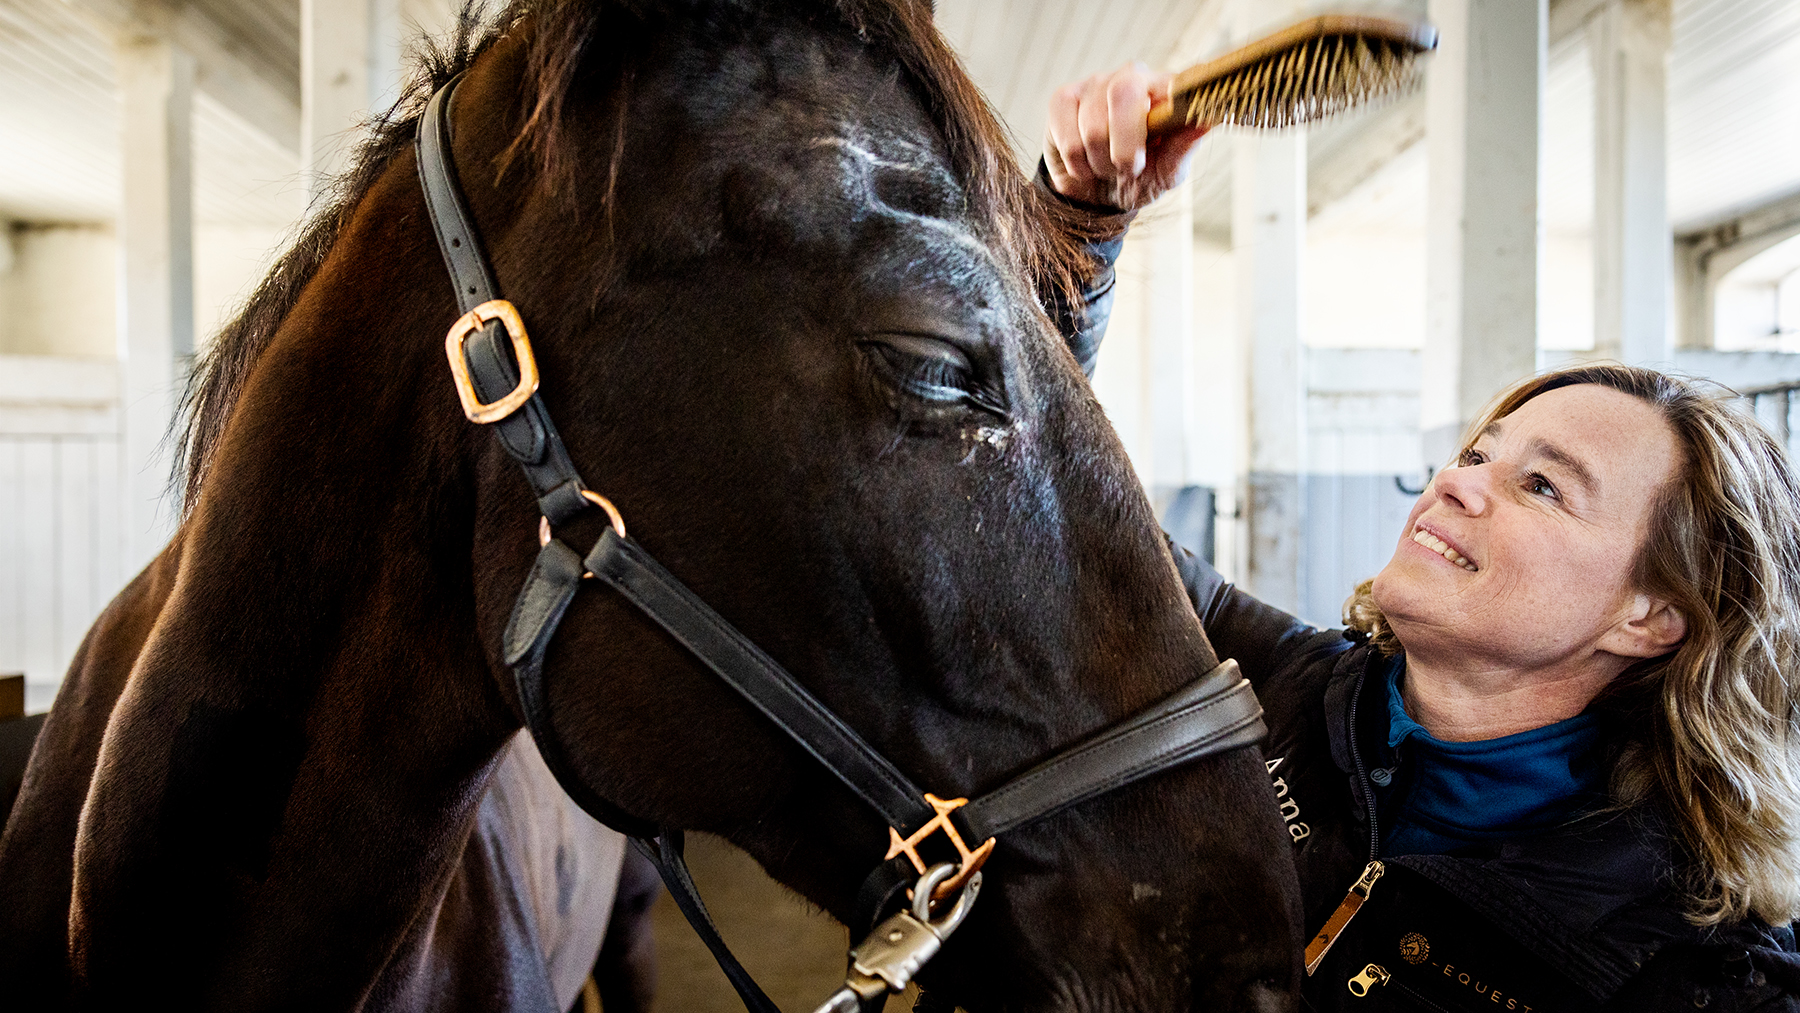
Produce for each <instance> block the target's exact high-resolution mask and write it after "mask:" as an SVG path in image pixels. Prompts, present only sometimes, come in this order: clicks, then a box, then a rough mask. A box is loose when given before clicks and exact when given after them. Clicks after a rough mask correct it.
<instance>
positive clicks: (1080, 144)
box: [1044, 63, 1207, 211]
mask: <svg viewBox="0 0 1800 1013" xmlns="http://www.w3.org/2000/svg"><path fill="white" fill-rule="evenodd" d="M1170 80H1171V76H1170V75H1168V74H1152V73H1151V72H1150V68H1149V67H1146V66H1145V65H1144V64H1142V63H1128V64H1126V65H1125V66H1123V67H1120V68H1119V69H1118V70H1115V71H1113V72H1112V73H1110V74H1095V75H1094V76H1092V77H1090V78H1087V79H1086V80H1084V81H1077V82H1075V83H1074V84H1068V85H1064V86H1063V87H1061V88H1058V89H1057V90H1056V93H1055V94H1053V95H1051V96H1050V122H1049V125H1048V126H1047V127H1046V128H1045V130H1044V165H1045V167H1046V168H1048V169H1049V170H1050V185H1051V187H1053V188H1054V189H1055V190H1056V192H1057V193H1059V194H1062V195H1063V196H1064V197H1069V198H1072V199H1074V200H1079V201H1086V202H1087V203H1089V204H1105V205H1108V206H1111V207H1115V208H1118V209H1119V210H1121V211H1136V210H1138V209H1139V208H1141V207H1143V206H1145V205H1146V204H1149V203H1150V202H1151V201H1153V200H1155V199H1156V198H1157V197H1160V196H1162V195H1163V194H1164V193H1166V192H1168V191H1169V190H1170V189H1172V188H1173V187H1175V186H1176V185H1177V184H1179V183H1180V182H1181V181H1182V180H1184V179H1186V178H1187V172H1188V163H1189V162H1190V161H1191V160H1192V155H1193V152H1194V144H1195V142H1197V141H1199V140H1200V138H1201V136H1202V135H1204V134H1205V133H1206V130H1207V128H1206V127H1183V128H1182V129H1180V130H1178V131H1175V132H1174V133H1170V134H1167V135H1165V136H1162V137H1159V138H1156V139H1155V140H1154V141H1152V140H1150V139H1149V137H1148V130H1147V125H1146V124H1147V120H1148V117H1149V114H1150V107H1151V106H1152V105H1154V104H1156V103H1157V102H1160V101H1162V100H1163V99H1165V98H1167V97H1168V95H1169V82H1170Z"/></svg>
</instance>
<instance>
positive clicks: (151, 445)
mask: <svg viewBox="0 0 1800 1013" xmlns="http://www.w3.org/2000/svg"><path fill="white" fill-rule="evenodd" d="M118 73H119V89H120V95H121V98H122V100H123V101H122V108H121V110H120V111H121V113H122V116H121V127H122V129H121V131H120V133H121V136H120V142H121V148H122V154H123V158H122V160H121V162H122V165H121V168H122V169H123V173H122V176H123V180H124V186H123V193H122V195H121V196H122V203H121V206H120V213H119V250H120V261H121V264H120V271H119V278H120V284H119V303H120V305H119V323H120V327H119V339H120V340H119V357H120V359H121V360H122V362H123V367H124V368H123V373H124V383H123V395H124V412H123V415H124V419H123V427H124V428H123V436H124V454H123V455H122V456H123V460H124V467H125V469H126V474H125V483H124V488H125V490H126V493H125V504H124V519H125V550H126V554H127V557H126V564H127V565H126V572H128V573H130V572H135V571H136V570H137V569H138V568H139V567H141V566H143V565H144V564H145V563H147V562H149V561H150V559H151V558H153V557H154V556H155V555H156V553H157V552H159V551H161V549H162V547H163V545H164V544H165V543H166V542H167V541H168V539H169V536H170V535H171V534H172V533H173V532H174V530H175V523H176V519H177V516H178V514H179V508H178V506H177V502H176V500H175V499H174V498H172V497H169V496H167V495H165V493H166V492H167V491H168V489H169V480H170V475H171V468H172V465H173V461H172V459H171V458H170V456H169V452H168V451H169V444H168V443H167V442H166V441H165V439H164V437H165V435H166V434H167V433H168V429H169V423H170V421H171V420H172V419H173V418H174V413H175V406H176V403H177V401H178V399H179V396H180V388H181V384H182V383H183V381H184V380H185V379H186V374H187V364H188V362H189V361H190V360H191V358H192V356H193V353H194V222H193V194H194V182H193V142H192V130H193V115H192V107H193V85H194V61H193V59H192V58H191V57H190V56H188V54H186V53H184V52H182V51H181V50H180V49H178V48H176V47H175V46H173V45H171V44H170V43H169V42H167V41H166V40H160V39H145V40H131V41H127V42H124V43H121V45H120V46H119V49H118Z"/></svg>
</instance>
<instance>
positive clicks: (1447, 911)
mask: <svg viewBox="0 0 1800 1013" xmlns="http://www.w3.org/2000/svg"><path fill="white" fill-rule="evenodd" d="M1039 175H1040V179H1043V178H1044V174H1043V172H1042V170H1041V167H1040V173H1039ZM1121 245H1122V243H1121V242H1120V241H1113V242H1109V243H1104V244H1101V243H1096V244H1094V245H1093V246H1092V247H1091V248H1090V252H1091V253H1092V254H1093V255H1094V256H1095V258H1096V260H1097V261H1098V263H1099V265H1100V269H1099V271H1098V272H1097V274H1096V276H1095V278H1094V280H1093V281H1092V282H1090V284H1089V286H1088V290H1087V292H1086V293H1085V294H1084V298H1083V300H1082V301H1081V303H1080V305H1076V306H1069V305H1066V304H1061V303H1059V302H1057V301H1055V300H1052V303H1051V305H1050V307H1049V309H1050V312H1051V315H1052V317H1053V318H1054V319H1055V320H1056V322H1057V323H1058V325H1059V326H1060V327H1061V329H1062V332H1063V334H1064V335H1065V336H1066V337H1067V340H1068V343H1069V348H1070V351H1072V352H1073V353H1074V354H1075V357H1076V359H1077V360H1078V361H1079V362H1080V363H1081V366H1082V369H1083V370H1084V371H1085V372H1086V373H1087V374H1088V375H1089V376H1090V377H1091V376H1092V375H1093V373H1094V365H1095V362H1096V360H1097V359H1098V357H1099V351H1100V341H1101V339H1102V338H1103V337H1104V335H1105V331H1106V324H1107V319H1108V317H1109V316H1110V315H1111V308H1112V297H1113V280H1114V276H1113V271H1112V262H1113V260H1114V259H1115V258H1116V257H1117V256H1118V254H1119V249H1120V246H1121ZM1171 550H1172V551H1173V552H1174V555H1175V562H1176V568H1177V570H1179V571H1180V573H1181V578H1182V583H1183V584H1185V585H1186V587H1187V591H1188V595H1189V597H1190V598H1191V599H1192V601H1193V603H1194V610H1195V611H1196V612H1197V613H1198V614H1199V616H1200V619H1201V622H1202V624H1203V625H1204V626H1205V627H1206V632H1207V635H1208V636H1209V637H1210V638H1211V639H1212V642H1213V646H1214V647H1215V648H1216V649H1217V650H1218V654H1219V656H1220V657H1222V658H1235V659H1237V662H1238V664H1239V665H1241V666H1242V667H1243V670H1244V673H1245V675H1246V676H1247V677H1248V678H1249V679H1250V681H1251V683H1252V684H1254V685H1255V687H1256V692H1257V695H1258V696H1259V697H1260V699H1261V700H1262V704H1263V707H1264V708H1265V710H1266V711H1267V720H1268V724H1269V729H1270V733H1269V741H1268V744H1267V745H1266V747H1265V756H1266V758H1267V760H1268V764H1269V773H1270V777H1271V779H1272V781H1273V784H1274V788H1275V795H1276V799H1277V801H1278V803H1279V804H1280V806H1281V815H1282V818H1283V819H1284V820H1285V821H1286V823H1287V827H1288V834H1289V836H1290V837H1292V838H1293V844H1294V863H1295V866H1296V868H1297V870H1298V872H1299V875H1300V885H1301V891H1302V896H1303V899H1304V904H1305V909H1306V912H1305V918H1306V922H1305V924H1306V925H1307V927H1308V929H1309V930H1310V931H1314V932H1316V931H1318V930H1319V929H1320V928H1321V927H1323V926H1324V925H1325V923H1326V921H1327V919H1329V918H1330V917H1331V915H1332V913H1333V912H1334V911H1335V910H1336V909H1337V908H1338V906H1339V905H1340V904H1341V903H1342V902H1343V900H1344V896H1345V894H1346V892H1347V891H1348V890H1349V888H1350V886H1351V885H1352V884H1353V883H1355V882H1356V881H1357V880H1358V879H1359V878H1360V877H1362V876H1363V875H1364V873H1365V871H1366V869H1367V867H1368V865H1369V863H1370V862H1371V861H1373V860H1375V859H1376V857H1377V849H1378V847H1379V845H1378V842H1379V840H1380V837H1379V826H1380V822H1381V818H1382V813H1381V811H1380V807H1379V806H1378V804H1377V796H1376V793H1375V791H1374V787H1373V783H1372V780H1371V777H1372V775H1373V774H1374V772H1375V771H1377V770H1381V771H1391V770H1392V769H1393V767H1394V764H1395V757H1393V756H1391V755H1389V754H1390V750H1389V748H1388V746H1387V701H1386V680H1385V679H1384V678H1382V677H1381V676H1380V674H1379V671H1378V669H1379V668H1380V665H1379V662H1380V660H1381V659H1380V658H1379V655H1378V652H1376V651H1375V650H1373V649H1372V648H1370V647H1369V646H1367V645H1365V644H1359V643H1357V642H1356V641H1354V640H1352V639H1351V638H1350V637H1349V635H1347V634H1346V633H1345V632H1344V631H1341V630H1317V629H1314V628H1312V627H1310V626H1308V625H1306V624H1305V623H1302V622H1300V621H1299V620H1297V619H1295V618H1294V617H1293V616H1290V615H1288V614H1287V613H1285V612H1282V611H1280V610H1279V609H1275V608H1271V607H1270V606H1267V605H1264V604H1263V603H1262V602H1259V601H1257V600H1256V599H1254V598H1252V597H1250V596H1249V595H1247V594H1244V593H1243V592H1241V591H1238V590H1237V589H1236V588H1234V587H1232V586H1231V585H1229V584H1227V583H1225V581H1224V579H1223V578H1222V577H1220V575H1219V574H1218V572H1217V571H1216V570H1214V569H1213V568H1212V567H1211V566H1209V565H1207V564H1206V563H1205V562H1204V561H1203V560H1200V559H1198V558H1196V557H1194V556H1193V555H1192V554H1190V553H1188V552H1186V551H1185V550H1182V549H1180V548H1177V547H1174V546H1173V545H1172V544H1171ZM1382 870H1383V873H1382V876H1381V878H1380V879H1378V880H1377V881H1376V882H1375V884H1374V886H1373V887H1372V888H1370V891H1369V900H1368V901H1367V903H1365V904H1364V905H1363V906H1362V908H1361V909H1360V910H1359V911H1358V912H1357V913H1356V915H1355V916H1354V917H1353V918H1352V919H1351V921H1350V922H1349V923H1348V925H1347V927H1346V928H1345V929H1344V930H1343V931H1342V932H1341V933H1340V934H1339V935H1338V936H1337V938H1336V940H1335V942H1334V944H1333V945H1332V947H1331V949H1330V950H1329V951H1328V952H1327V954H1326V956H1325V959H1324V961H1323V962H1322V963H1321V964H1320V965H1319V967H1318V969H1317V970H1316V971H1315V972H1314V973H1313V974H1312V975H1311V976H1310V977H1309V978H1308V979H1307V982H1306V996H1307V999H1308V1003H1309V1005H1310V1007H1311V1008H1312V1009H1314V1010H1319V1011H1326V1010H1342V1011H1346V1013H1386V1011H1390V1010H1395V1011H1398V1010H1405V1011H1421V1010H1423V1011H1437V1013H1465V1011H1475V1010H1482V1011H1490V1013H1491V1011H1494V1010H1508V1011H1513V1013H1533V1011H1545V1013H1549V1011H1574V1010H1605V1011H1619V1013H1638V1011H1644V1013H1660V1011H1675V1010H1683V1011H1692V1010H1708V1011H1712V1013H1737V1011H1742V1010H1761V1011H1768V1013H1775V1011H1783V1013H1800V998H1797V997H1800V956H1797V955H1796V953H1795V941H1794V933H1793V931H1792V928H1791V927H1790V926H1781V927H1778V928H1771V927H1770V926H1767V925H1764V924H1762V923H1761V922H1760V921H1756V920H1751V921H1748V922H1745V923H1742V924H1738V925H1732V926H1724V927H1718V928H1713V929H1701V928H1697V927H1695V926H1693V925H1691V924H1689V923H1688V922H1687V920H1686V919H1685V918H1684V917H1683V916H1682V910H1683V909H1682V903H1681V898H1680V894H1679V890H1678V880H1679V875H1680V873H1679V866H1678V859H1677V858H1676V849H1675V848H1674V846H1673V844H1672V842H1671V840H1670V838H1669V834H1668V832H1667V828H1666V826H1665V825H1664V824H1663V823H1662V821H1661V820H1659V819H1657V818H1656V817H1655V816H1654V815H1652V814H1649V813H1645V812H1626V813H1611V814H1604V815H1596V816H1589V817H1586V818H1584V819H1581V820H1578V821H1577V822H1575V823H1573V824H1571V825H1568V826H1565V827H1562V828H1559V829H1557V830H1555V831H1552V832H1549V833H1545V834H1541V835H1538V836H1532V837H1522V838H1515V839H1512V840H1507V841H1503V842H1498V843H1494V844H1491V845H1484V846H1481V847H1479V848H1471V849H1467V850H1465V851H1462V852H1459V853H1457V854H1456V855H1454V856H1447V855H1410V856H1394V857H1390V858H1387V859H1383V860H1382Z"/></svg>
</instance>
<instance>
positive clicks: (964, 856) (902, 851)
mask: <svg viewBox="0 0 1800 1013" xmlns="http://www.w3.org/2000/svg"><path fill="white" fill-rule="evenodd" d="M925 802H926V804H928V805H930V806H931V808H932V809H933V810H934V811H935V812H936V813H937V815H936V816H933V817H932V818H931V819H929V820H927V821H926V822H925V825H924V826H922V827H920V828H919V829H917V830H915V831H913V833H912V836H910V837H904V838H903V837H901V836H900V831H898V830H895V829H894V828H893V827H888V850H887V856H886V857H884V858H883V859H882V861H884V862H885V861H888V860H890V859H892V858H894V857H895V856H897V855H905V856H906V857H907V860H908V861H910V862H912V864H913V869H914V870H916V871H917V872H918V873H919V874H920V875H921V876H923V875H924V874H925V860H924V859H923V858H920V857H919V842H920V841H923V840H924V839H925V838H927V837H930V836H931V835H932V834H934V833H936V832H938V831H940V830H942V831H943V832H944V836H945V837H948V838H950V844H951V846H952V847H954V848H956V858H957V866H956V875H954V876H951V877H950V878H949V879H946V880H942V881H940V882H937V883H934V884H932V890H931V899H932V900H933V901H939V900H943V899H944V898H945V897H948V896H950V895H951V894H953V893H956V892H957V891H958V890H961V889H962V888H963V884H964V883H967V882H968V881H969V877H970V876H973V875H975V872H976V870H978V869H980V868H981V864H982V863H983V862H986V861H987V860H988V856H989V855H990V854H993V851H994V839H993V838H992V837H990V838H988V839H987V840H986V841H985V842H984V843H983V844H981V846H979V847H977V848H974V849H972V850H971V849H970V847H969V846H968V845H967V844H964V843H963V839H962V834H959V833H957V832H956V824H954V823H951V822H950V814H951V813H953V812H955V811H956V810H958V809H960V808H962V807H963V806H965V805H968V804H969V800H968V799H966V798H953V799H951V800H949V801H948V802H946V801H944V800H943V799H941V798H938V797H937V796H936V795H933V794H932V793H930V792H926V793H925ZM910 892H911V891H908V893H910Z"/></svg>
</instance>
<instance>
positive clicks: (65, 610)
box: [0, 355, 131, 711]
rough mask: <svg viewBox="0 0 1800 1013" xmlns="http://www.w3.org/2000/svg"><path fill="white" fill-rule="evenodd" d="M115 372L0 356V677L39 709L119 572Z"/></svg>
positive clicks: (72, 362) (76, 362) (101, 366)
mask: <svg viewBox="0 0 1800 1013" xmlns="http://www.w3.org/2000/svg"><path fill="white" fill-rule="evenodd" d="M118 382H119V381H118V365H117V363H116V362H115V361H113V360H107V359H77V358H58V357H52V356H10V355H5V356H0V672H24V673H25V678H26V706H27V708H28V709H29V710H32V711H37V710H43V709H45V708H47V707H48V706H49V705H50V702H51V699H52V698H53V696H54V694H55V690H56V686H57V684H58V683H59V682H60V681H61V679H62V676H63V672H64V671H65V670H66V669H67V668H68V666H69V661H70V659H71V658H72V657H73V656H74V654H75V650H76V648H77V647H79V646H80V644H81V638H82V636H83V635H84V634H86V632H87V629H88V627H89V626H90V625H91V624H92V623H93V621H94V617H95V616H97V615H99V613H100V610H101V609H103V608H105V607H106V604H107V602H109V601H111V600H112V597H113V596H114V595H115V594H117V593H118V592H119V589H120V588H121V587H123V586H124V583H125V581H126V580H127V579H128V578H129V577H130V576H131V575H130V574H127V573H125V572H124V565H123V562H122V560H123V547H124V544H123V539H122V531H121V528H120V522H121V514H120V511H119V508H118V504H119V501H120V496H121V489H122V482H123V478H124V465H123V463H122V462H121V461H120V458H119V433H118V416H119V412H118Z"/></svg>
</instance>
